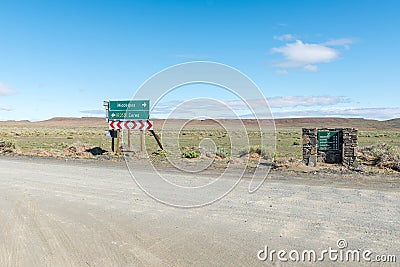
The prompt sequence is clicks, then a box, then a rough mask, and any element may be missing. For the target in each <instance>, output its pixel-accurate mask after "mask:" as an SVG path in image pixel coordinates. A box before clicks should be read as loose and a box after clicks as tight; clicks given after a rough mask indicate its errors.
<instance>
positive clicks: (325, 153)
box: [303, 128, 358, 167]
mask: <svg viewBox="0 0 400 267" xmlns="http://www.w3.org/2000/svg"><path fill="white" fill-rule="evenodd" d="M357 135H358V131H357V129H354V128H319V129H317V128H303V162H304V163H305V164H306V165H308V166H310V167H314V166H316V165H317V162H325V163H337V164H340V163H341V164H343V165H345V166H354V165H355V164H356V163H357V150H358V140H357Z"/></svg>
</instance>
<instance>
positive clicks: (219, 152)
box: [215, 147, 228, 159]
mask: <svg viewBox="0 0 400 267" xmlns="http://www.w3.org/2000/svg"><path fill="white" fill-rule="evenodd" d="M215 154H216V155H217V156H218V157H220V158H223V159H224V158H226V157H228V153H226V152H225V150H224V149H223V148H222V147H219V148H218V149H217V152H216V153H215Z"/></svg>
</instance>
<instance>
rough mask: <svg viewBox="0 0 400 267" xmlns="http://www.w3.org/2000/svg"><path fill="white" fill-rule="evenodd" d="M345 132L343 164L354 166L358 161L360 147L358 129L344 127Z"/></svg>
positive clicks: (343, 131)
mask: <svg viewBox="0 0 400 267" xmlns="http://www.w3.org/2000/svg"><path fill="white" fill-rule="evenodd" d="M342 133H343V149H342V151H343V154H342V159H343V164H344V165H346V166H354V165H355V164H356V162H357V150H358V149H357V148H358V140H357V135H358V130H357V129H354V128H345V129H342Z"/></svg>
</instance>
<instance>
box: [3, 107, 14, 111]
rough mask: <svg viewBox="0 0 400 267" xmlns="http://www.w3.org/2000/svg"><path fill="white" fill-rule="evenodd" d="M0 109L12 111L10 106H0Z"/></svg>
mask: <svg viewBox="0 0 400 267" xmlns="http://www.w3.org/2000/svg"><path fill="white" fill-rule="evenodd" d="M0 110H3V111H12V110H13V109H12V108H10V107H0Z"/></svg>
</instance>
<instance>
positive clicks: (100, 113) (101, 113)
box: [80, 109, 106, 115]
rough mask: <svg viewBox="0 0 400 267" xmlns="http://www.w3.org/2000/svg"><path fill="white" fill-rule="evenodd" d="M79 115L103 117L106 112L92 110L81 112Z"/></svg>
mask: <svg viewBox="0 0 400 267" xmlns="http://www.w3.org/2000/svg"><path fill="white" fill-rule="evenodd" d="M80 112H81V113H84V114H91V115H97V114H98V115H105V114H106V111H105V110H104V109H92V110H81V111H80Z"/></svg>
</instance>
